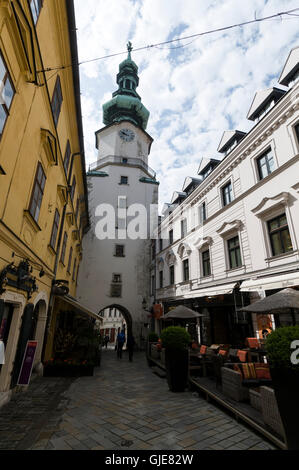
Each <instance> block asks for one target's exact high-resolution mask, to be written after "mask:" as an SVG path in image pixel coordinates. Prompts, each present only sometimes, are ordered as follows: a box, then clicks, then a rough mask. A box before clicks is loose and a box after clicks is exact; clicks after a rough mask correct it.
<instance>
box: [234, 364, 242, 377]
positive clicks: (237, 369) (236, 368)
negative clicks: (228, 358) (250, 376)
mask: <svg viewBox="0 0 299 470" xmlns="http://www.w3.org/2000/svg"><path fill="white" fill-rule="evenodd" d="M234 371H235V372H238V373H239V374H241V375H242V372H241V369H240V367H239V366H238V364H234Z"/></svg>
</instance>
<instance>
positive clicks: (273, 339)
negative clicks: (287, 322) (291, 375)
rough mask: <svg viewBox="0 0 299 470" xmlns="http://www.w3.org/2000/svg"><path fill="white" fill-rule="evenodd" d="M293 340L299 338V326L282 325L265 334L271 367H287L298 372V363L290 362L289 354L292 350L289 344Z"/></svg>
mask: <svg viewBox="0 0 299 470" xmlns="http://www.w3.org/2000/svg"><path fill="white" fill-rule="evenodd" d="M295 340H297V341H298V340H299V326H283V327H281V328H277V329H276V330H275V331H273V332H272V333H271V334H269V335H268V336H267V339H266V351H267V357H268V361H269V363H270V366H271V367H272V368H283V369H286V368H287V369H292V370H294V371H297V372H298V373H299V364H297V365H295V364H292V362H291V354H292V353H293V352H294V349H291V344H292V342H293V341H295ZM296 349H298V347H297V348H296Z"/></svg>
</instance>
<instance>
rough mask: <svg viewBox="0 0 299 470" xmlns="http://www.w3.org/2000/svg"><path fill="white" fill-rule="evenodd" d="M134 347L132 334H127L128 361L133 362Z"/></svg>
mask: <svg viewBox="0 0 299 470" xmlns="http://www.w3.org/2000/svg"><path fill="white" fill-rule="evenodd" d="M134 345H135V339H134V336H133V335H132V334H128V339H127V349H128V353H129V361H130V362H132V361H133V352H134Z"/></svg>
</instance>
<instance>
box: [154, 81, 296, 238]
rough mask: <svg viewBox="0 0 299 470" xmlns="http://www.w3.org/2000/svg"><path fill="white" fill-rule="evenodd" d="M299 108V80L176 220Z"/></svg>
mask: <svg viewBox="0 0 299 470" xmlns="http://www.w3.org/2000/svg"><path fill="white" fill-rule="evenodd" d="M297 109H299V83H298V84H296V85H295V86H294V88H291V89H290V90H289V91H288V92H287V93H286V94H285V96H283V97H282V98H281V99H280V100H279V101H278V102H277V104H276V105H275V106H274V107H273V108H272V109H271V110H270V111H269V112H268V113H267V114H266V116H265V117H264V118H263V119H262V120H261V121H259V122H258V123H257V124H256V125H255V126H254V127H253V128H252V129H251V130H250V131H249V132H248V134H247V135H246V136H245V137H244V138H243V139H242V141H241V142H240V143H239V144H238V146H237V147H236V148H235V149H233V150H232V152H231V153H230V154H229V155H228V156H227V157H225V158H224V159H223V160H222V161H221V162H220V163H219V165H218V166H217V167H216V168H215V169H214V170H213V172H212V173H211V175H209V176H208V177H207V178H206V179H205V180H204V181H203V182H202V183H201V184H200V186H199V187H198V188H196V189H195V190H194V191H193V192H192V193H191V194H190V196H188V197H187V198H186V199H185V201H184V202H183V203H182V204H180V206H178V207H177V208H176V209H175V210H174V211H173V213H172V214H171V215H172V217H173V221H174V220H175V219H176V218H177V217H180V215H181V211H182V210H184V209H186V208H187V207H188V206H193V205H195V204H197V203H198V202H199V201H200V200H201V199H202V198H203V197H204V196H205V195H206V194H207V193H208V192H209V191H210V190H211V189H212V188H213V187H214V186H216V185H218V184H219V183H220V181H221V180H223V179H224V178H226V177H227V175H228V174H229V173H231V171H232V170H233V169H234V168H235V167H237V166H238V165H239V163H241V161H242V160H244V159H245V158H247V157H248V156H249V155H250V154H251V153H252V152H253V151H254V150H255V149H256V148H257V147H259V146H260V145H261V143H263V142H264V141H265V140H266V139H268V138H269V137H270V136H271V135H272V134H273V132H274V131H276V130H277V129H278V128H279V127H280V126H281V125H282V124H283V123H284V122H285V121H286V120H287V119H289V118H290V117H291V116H292V115H293V114H294V112H295V111H296V110H297ZM168 223H169V221H168V217H167V218H166V219H165V220H163V221H162V223H161V229H162V230H163V227H164V226H167V225H168Z"/></svg>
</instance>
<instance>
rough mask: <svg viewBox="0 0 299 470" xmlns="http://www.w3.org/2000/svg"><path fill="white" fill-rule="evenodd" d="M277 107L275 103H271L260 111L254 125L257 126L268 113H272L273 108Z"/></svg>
mask: <svg viewBox="0 0 299 470" xmlns="http://www.w3.org/2000/svg"><path fill="white" fill-rule="evenodd" d="M274 105H275V101H274V100H272V101H269V102H268V103H267V104H266V105H265V106H264V107H263V108H262V109H261V111H260V113H259V115H258V116H257V117H256V118H255V120H254V123H255V124H256V123H257V122H259V121H260V120H261V119H263V117H264V116H265V115H266V114H267V112H268V111H270V109H271V108H273V106H274Z"/></svg>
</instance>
